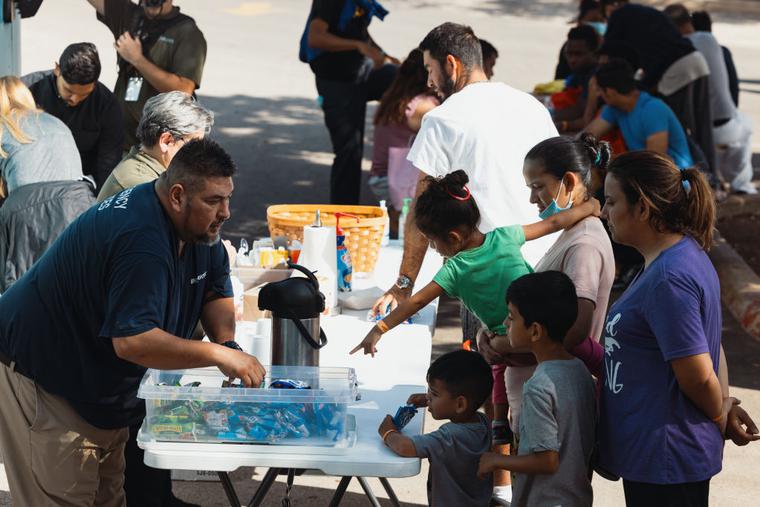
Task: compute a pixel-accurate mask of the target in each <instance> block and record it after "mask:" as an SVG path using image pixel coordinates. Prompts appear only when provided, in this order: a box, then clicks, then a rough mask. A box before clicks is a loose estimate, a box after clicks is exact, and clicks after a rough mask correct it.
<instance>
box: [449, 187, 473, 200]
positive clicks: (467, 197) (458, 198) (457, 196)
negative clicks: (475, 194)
mask: <svg viewBox="0 0 760 507" xmlns="http://www.w3.org/2000/svg"><path fill="white" fill-rule="evenodd" d="M462 190H464V191H465V192H467V194H466V195H465V196H464V197H462V196H459V195H455V194H452V193H451V192H450V191H449V189H448V188H447V189H446V192H447V193H448V194H449V195H450V196H451V197H453V198H454V199H456V200H457V201H467V200H469V199H470V189H469V188H467V185H462Z"/></svg>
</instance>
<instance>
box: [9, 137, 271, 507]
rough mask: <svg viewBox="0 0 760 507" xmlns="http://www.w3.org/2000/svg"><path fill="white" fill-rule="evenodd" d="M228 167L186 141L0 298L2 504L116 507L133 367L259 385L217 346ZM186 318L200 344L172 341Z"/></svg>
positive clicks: (251, 371)
mask: <svg viewBox="0 0 760 507" xmlns="http://www.w3.org/2000/svg"><path fill="white" fill-rule="evenodd" d="M234 172H235V166H234V163H233V162H232V160H231V158H230V157H229V155H228V154H227V153H226V152H225V151H224V150H223V149H222V148H221V147H220V146H219V145H218V144H216V143H215V142H213V141H210V140H197V141H191V142H188V143H187V145H186V146H184V147H183V148H182V149H181V150H180V151H179V152H178V153H177V155H176V156H175V157H174V159H173V160H172V163H171V165H170V166H169V169H168V171H167V172H166V173H164V174H163V175H162V176H161V177H160V178H159V179H158V180H157V181H156V182H155V183H146V184H143V185H139V186H137V187H133V188H130V189H127V190H124V191H123V192H120V193H118V194H116V195H114V196H113V197H111V198H109V199H108V200H106V201H104V202H102V203H100V204H99V205H97V206H95V207H93V208H90V209H89V210H88V211H87V212H85V213H84V214H83V215H82V216H80V217H79V218H78V219H77V220H76V221H75V222H74V223H72V224H71V225H70V226H69V227H68V228H67V229H66V230H65V231H64V232H63V234H62V235H61V236H60V237H59V238H58V240H57V241H56V242H55V243H54V244H53V246H52V247H51V248H50V249H49V250H48V251H47V253H46V254H45V255H44V256H43V257H42V258H41V259H40V260H39V261H38V262H37V263H36V264H35V265H34V266H33V267H32V269H31V270H29V271H28V272H27V273H26V274H25V275H24V276H23V277H22V278H21V279H20V280H19V281H18V282H16V284H14V285H13V286H12V287H11V288H10V289H9V290H8V291H7V292H6V293H5V294H3V296H2V298H0V363H2V364H0V406H2V407H3V409H2V411H0V447H1V448H2V450H3V456H4V461H5V464H6V473H7V475H8V482H9V485H10V490H11V495H12V496H13V501H14V505H21V506H23V505H33V506H36V505H60V504H64V503H65V504H72V505H74V504H77V505H79V504H81V505H109V506H110V505H114V506H122V505H124V492H123V482H124V443H125V442H126V440H127V436H128V426H130V425H132V424H135V423H138V422H139V421H140V420H141V419H142V418H143V417H144V404H143V403H142V402H141V401H140V400H138V399H137V397H136V393H137V388H138V385H139V382H140V379H141V378H142V376H143V374H144V373H145V370H146V368H158V369H181V368H194V367H203V366H217V367H218V368H219V369H220V370H221V371H222V372H223V373H224V374H225V375H228V376H230V377H235V378H240V379H241V380H242V382H243V383H244V384H245V385H246V386H257V385H259V384H260V383H261V381H262V379H263V376H264V373H265V372H264V369H263V368H262V366H261V365H260V364H259V362H258V360H257V359H256V358H255V357H253V356H251V355H248V354H246V353H244V352H241V351H239V350H235V349H233V348H231V347H229V346H227V347H225V346H222V345H220V344H223V343H226V342H229V341H232V340H233V338H234V333H235V317H234V308H233V302H232V290H231V284H230V280H229V263H228V258H227V253H226V251H225V249H224V246H223V245H222V244H221V242H220V241H219V233H220V229H221V226H222V224H223V223H224V222H225V221H226V220H227V219H228V218H229V216H230V213H229V199H230V195H231V194H232V189H233V184H232V175H233V173H234ZM199 319H200V321H201V322H202V323H203V326H204V329H205V331H206V333H207V334H208V336H209V338H210V339H211V341H212V342H211V343H208V342H198V341H191V340H185V339H183V338H187V337H190V335H191V333H192V331H193V329H194V328H195V325H196V323H197V322H198V320H199Z"/></svg>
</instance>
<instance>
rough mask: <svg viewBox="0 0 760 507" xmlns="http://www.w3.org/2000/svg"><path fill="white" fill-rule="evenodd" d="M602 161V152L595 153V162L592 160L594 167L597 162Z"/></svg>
mask: <svg viewBox="0 0 760 507" xmlns="http://www.w3.org/2000/svg"><path fill="white" fill-rule="evenodd" d="M601 161H602V150H599V151H597V152H596V160H594V165H595V166H598V165H599V162H601Z"/></svg>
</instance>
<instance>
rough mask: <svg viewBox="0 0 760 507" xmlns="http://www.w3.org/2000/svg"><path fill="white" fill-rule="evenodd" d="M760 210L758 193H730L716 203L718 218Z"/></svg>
mask: <svg viewBox="0 0 760 507" xmlns="http://www.w3.org/2000/svg"><path fill="white" fill-rule="evenodd" d="M758 212H760V194H755V195H747V194H744V195H731V196H729V197H728V198H727V199H726V200H725V201H723V202H722V203H720V204H718V220H720V219H723V218H732V217H735V216H739V215H750V214H753V213H758Z"/></svg>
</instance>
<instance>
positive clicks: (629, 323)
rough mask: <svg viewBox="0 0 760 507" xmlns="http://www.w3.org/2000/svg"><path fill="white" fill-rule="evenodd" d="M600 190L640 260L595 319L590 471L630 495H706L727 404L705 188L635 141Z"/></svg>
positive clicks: (683, 500) (652, 499)
mask: <svg viewBox="0 0 760 507" xmlns="http://www.w3.org/2000/svg"><path fill="white" fill-rule="evenodd" d="M604 193H605V198H606V204H605V206H604V209H603V211H602V217H603V218H604V219H606V220H607V221H608V224H609V227H610V231H611V233H612V238H613V240H615V241H616V242H618V243H622V244H624V245H629V246H632V247H633V248H635V249H636V250H638V251H639V253H641V255H642V256H643V257H644V261H645V263H644V268H643V270H642V271H641V272H640V273H639V274H638V275H637V277H636V278H635V279H634V281H633V282H632V283H631V285H630V286H629V287H628V289H627V290H626V291H625V292H624V293H623V295H622V296H621V297H620V299H618V300H617V301H616V302H615V304H614V305H612V307H611V308H610V310H609V312H608V317H607V323H606V326H605V329H604V348H605V357H604V370H605V371H604V385H603V386H602V394H601V400H600V421H599V463H598V465H599V471H600V472H601V473H603V474H604V473H607V474H610V475H612V476H616V477H622V478H623V486H624V490H625V498H626V504H627V505H629V506H639V505H641V506H649V505H690V506H701V505H704V506H706V505H707V502H708V493H709V484H710V479H711V477H713V476H714V475H715V474H717V473H718V472H720V470H721V462H722V457H723V434H724V432H725V427H726V421H727V415H728V412H729V409H730V408H731V405H732V403H731V399H730V398H728V397H727V396H725V397H724V392H723V390H722V388H721V383H720V381H719V379H718V367H719V363H720V356H721V344H720V339H721V303H720V285H719V282H718V276H717V274H716V272H715V269H714V268H713V266H712V264H711V262H710V259H709V258H708V257H707V254H706V250H708V249H709V247H710V245H711V242H712V230H713V226H714V224H715V204H714V201H713V197H712V192H711V190H710V187H709V185H708V183H707V181H706V180H705V178H704V176H703V175H702V174H701V173H700V172H699V171H698V170H696V169H686V170H679V169H678V168H677V167H676V166H675V165H674V164H673V162H672V161H671V160H670V159H669V158H667V157H666V156H663V155H660V154H657V153H654V152H647V151H640V152H631V153H626V154H623V155H621V156H619V157H618V158H617V159H615V160H614V161H613V162H612V163H611V164H610V167H609V169H608V174H607V179H606V181H605V185H604ZM726 394H727V393H726Z"/></svg>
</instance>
